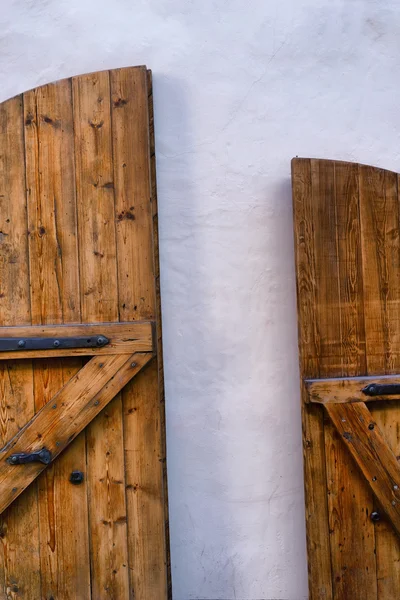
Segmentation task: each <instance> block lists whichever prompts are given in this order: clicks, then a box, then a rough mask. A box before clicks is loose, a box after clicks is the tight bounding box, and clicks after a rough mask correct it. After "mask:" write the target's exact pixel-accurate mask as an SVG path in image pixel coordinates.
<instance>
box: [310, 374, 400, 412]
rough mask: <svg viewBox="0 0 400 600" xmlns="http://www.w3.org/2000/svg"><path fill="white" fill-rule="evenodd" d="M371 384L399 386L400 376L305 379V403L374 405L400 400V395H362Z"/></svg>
mask: <svg viewBox="0 0 400 600" xmlns="http://www.w3.org/2000/svg"><path fill="white" fill-rule="evenodd" d="M373 383H378V384H395V383H397V384H400V375H381V376H373V375H372V376H371V377H343V378H339V377H334V378H332V379H306V380H305V381H304V384H305V387H306V389H307V393H308V399H307V401H309V402H316V403H317V404H344V403H348V402H350V403H351V402H374V403H376V402H388V401H396V400H397V401H398V400H400V394H393V395H389V396H384V395H382V396H367V395H366V394H364V393H363V391H362V390H363V389H364V388H365V387H367V386H368V385H371V384H373ZM385 408H386V406H385Z"/></svg>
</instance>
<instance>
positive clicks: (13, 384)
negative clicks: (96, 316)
mask: <svg viewBox="0 0 400 600" xmlns="http://www.w3.org/2000/svg"><path fill="white" fill-rule="evenodd" d="M23 128H24V125H23V98H22V96H17V97H16V98H13V99H12V100H8V101H7V102H3V103H2V104H0V325H8V326H10V325H23V324H24V325H29V324H30V323H31V307H30V298H29V285H30V278H29V267H28V265H29V262H28V239H27V230H28V220H27V212H26V192H25V191H26V182H25V164H24V163H25V161H24V131H23ZM0 389H1V390H2V393H1V411H0V430H1V442H2V443H6V442H8V440H9V439H10V438H11V437H12V436H13V435H14V434H15V433H16V432H17V431H18V429H19V428H20V427H23V425H24V424H25V423H26V421H28V420H29V419H30V418H31V417H32V416H33V414H34V411H35V401H34V389H33V374H32V364H31V362H30V361H23V362H13V361H9V362H3V363H2V364H1V367H0ZM38 524H39V519H38V504H37V488H36V485H34V486H32V487H31V488H30V489H29V490H28V492H27V494H26V496H25V498H24V499H18V500H17V501H16V502H15V503H14V504H13V506H12V507H10V508H9V510H7V511H6V512H4V513H3V514H2V515H1V518H0V531H1V536H0V541H1V544H0V579H1V582H0V594H1V595H2V596H3V598H7V600H10V599H16V598H21V597H24V598H26V599H27V600H37V598H40V597H41V582H40V563H39V527H38ZM21 540H25V543H24V544H21Z"/></svg>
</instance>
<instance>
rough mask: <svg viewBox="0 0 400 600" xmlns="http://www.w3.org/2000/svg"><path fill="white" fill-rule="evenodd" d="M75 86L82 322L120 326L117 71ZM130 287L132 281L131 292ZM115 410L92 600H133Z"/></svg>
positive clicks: (105, 421) (100, 431) (91, 460)
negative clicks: (113, 108)
mask: <svg viewBox="0 0 400 600" xmlns="http://www.w3.org/2000/svg"><path fill="white" fill-rule="evenodd" d="M73 86H74V121H75V152H76V157H77V167H76V168H77V189H78V199H79V207H80V212H79V224H80V226H79V248H80V263H81V295H82V320H83V321H85V322H88V321H96V322H102V321H118V319H119V303H118V285H117V283H118V278H117V261H116V251H117V247H116V240H115V204H114V185H115V183H114V171H113V161H114V158H113V146H112V137H111V118H110V82H109V72H107V71H105V72H102V73H94V74H91V75H84V76H81V77H77V78H74V79H73ZM131 118H133V116H132V115H131ZM132 243H133V241H132ZM130 283H131V282H127V281H126V282H125V286H127V287H128V286H129V285H130ZM108 411H110V412H108V413H107V414H112V415H113V418H112V423H113V425H112V427H111V428H110V419H109V417H107V416H106V413H102V414H100V415H99V417H98V418H97V419H96V420H95V421H94V422H93V423H91V424H90V426H89V427H88V430H87V440H88V447H87V462H88V476H89V480H90V482H91V484H92V485H93V484H94V482H96V485H95V487H94V492H95V493H92V492H90V494H89V507H90V522H89V528H90V535H91V571H92V584H93V588H92V597H93V598H95V597H96V598H97V597H106V598H110V599H112V598H128V597H129V575H128V572H127V571H128V569H127V568H126V567H124V565H127V564H128V556H127V524H126V522H123V521H120V522H119V523H118V524H117V525H114V524H113V525H112V526H111V527H109V526H105V525H102V526H100V525H99V524H102V523H114V521H115V516H116V515H118V517H121V516H123V515H125V514H126V505H125V493H124V488H125V477H124V474H123V476H122V477H118V478H116V479H115V480H116V481H122V482H123V483H122V484H120V483H114V484H112V485H109V478H107V477H105V476H104V474H105V472H109V470H110V468H113V466H115V465H116V464H118V465H123V464H124V452H123V424H122V408H121V403H120V399H119V398H118V397H117V398H115V400H114V401H113V405H111V406H110V407H108ZM115 527H117V528H118V534H117V533H116V531H115ZM110 565H113V569H112V570H111V572H110V571H109V567H110ZM114 571H116V573H114Z"/></svg>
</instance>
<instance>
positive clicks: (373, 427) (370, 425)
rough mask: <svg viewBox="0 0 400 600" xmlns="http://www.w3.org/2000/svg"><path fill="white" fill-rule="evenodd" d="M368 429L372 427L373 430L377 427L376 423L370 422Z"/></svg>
mask: <svg viewBox="0 0 400 600" xmlns="http://www.w3.org/2000/svg"><path fill="white" fill-rule="evenodd" d="M368 429H370V430H371V431H372V430H373V429H375V425H374V424H373V423H370V424H369V425H368Z"/></svg>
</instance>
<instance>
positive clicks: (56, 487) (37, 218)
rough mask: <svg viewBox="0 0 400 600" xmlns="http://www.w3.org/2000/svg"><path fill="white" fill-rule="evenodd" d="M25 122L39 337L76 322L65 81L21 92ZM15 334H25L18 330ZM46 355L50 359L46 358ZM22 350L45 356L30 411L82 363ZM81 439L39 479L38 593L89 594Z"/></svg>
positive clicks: (71, 158)
mask: <svg viewBox="0 0 400 600" xmlns="http://www.w3.org/2000/svg"><path fill="white" fill-rule="evenodd" d="M24 125H25V169H26V184H27V210H28V239H29V268H30V282H31V286H30V287H31V312H32V322H33V323H34V324H35V325H36V326H34V327H32V328H31V330H30V331H27V334H25V335H26V337H28V336H29V335H30V334H31V333H33V331H34V332H35V333H34V334H33V335H35V334H37V335H38V337H44V336H46V332H47V331H48V329H51V328H54V327H55V325H56V324H57V323H58V324H62V323H70V322H79V321H80V295H79V264H78V244H77V218H76V212H77V210H76V193H75V164H74V152H73V144H74V136H73V121H72V105H71V81H70V80H63V81H61V82H60V83H59V84H50V85H47V86H43V87H41V88H39V89H36V90H32V91H30V92H27V93H26V94H24ZM46 324H50V325H46ZM20 329H23V328H20ZM55 329H57V327H55ZM58 329H60V330H61V331H67V329H66V328H65V326H61V327H58ZM3 333H4V337H7V334H6V333H5V332H3ZM16 333H17V332H16V331H15V330H14V331H13V332H12V334H14V335H15V334H16ZM12 334H11V335H12ZM21 334H22V335H21ZM17 335H19V336H20V337H25V335H24V334H23V332H22V331H19V332H18V334H17ZM56 335H57V334H56ZM7 355H9V356H10V357H12V356H18V358H22V356H21V355H18V354H17V353H1V356H0V358H2V359H4V358H5V357H6V356H7ZM51 355H54V357H56V358H53V359H51V360H48V359H49V356H51ZM26 356H27V357H31V358H35V359H36V358H40V357H46V360H35V361H34V363H33V364H34V390H35V411H39V410H40V409H41V408H42V407H43V406H45V404H46V403H47V402H48V401H49V400H51V398H52V397H53V396H54V395H55V394H56V393H57V392H58V391H59V390H60V389H61V388H62V387H63V386H64V384H65V383H66V382H67V381H68V380H69V379H70V378H71V377H72V376H73V375H74V374H76V373H77V371H79V369H80V368H81V367H82V362H81V361H80V360H79V359H69V360H68V361H66V360H65V359H64V360H62V359H61V356H65V353H60V354H57V353H56V352H55V353H54V352H49V353H46V352H44V353H40V352H30V353H27V354H26ZM85 445H86V443H85V434H84V433H83V434H82V435H80V436H79V437H78V439H77V440H76V441H75V442H74V443H73V444H72V445H70V446H69V448H68V449H67V451H66V452H65V453H64V454H63V456H61V457H60V459H59V460H58V461H57V463H56V464H54V465H52V466H51V467H49V468H48V469H47V470H46V472H45V473H44V474H43V475H42V476H40V477H39V479H38V491H39V495H38V500H39V536H40V578H41V587H42V597H44V598H51V597H53V598H54V597H61V598H66V599H67V600H68V599H71V600H72V599H73V598H76V597H79V596H81V597H82V596H86V597H87V596H90V570H89V564H88V563H89V532H88V507H87V501H86V484H84V485H83V486H82V487H81V488H80V489H77V487H76V486H73V485H71V483H70V481H69V477H70V474H71V471H72V470H74V469H77V468H78V466H80V467H81V468H83V466H84V464H85ZM71 466H72V468H71Z"/></svg>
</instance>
